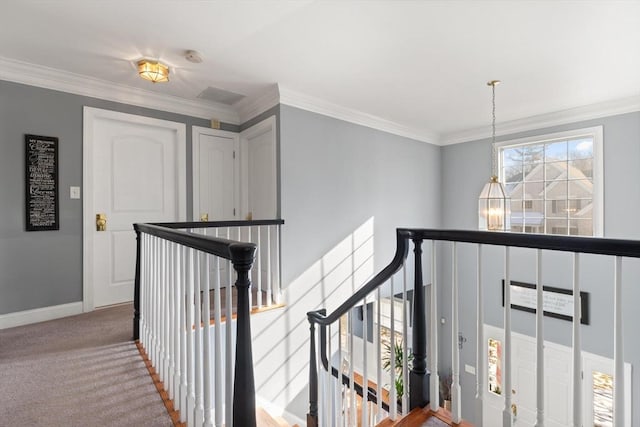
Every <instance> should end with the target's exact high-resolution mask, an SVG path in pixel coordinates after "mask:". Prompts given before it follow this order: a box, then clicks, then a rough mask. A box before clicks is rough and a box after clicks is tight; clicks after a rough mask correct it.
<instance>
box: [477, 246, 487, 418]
mask: <svg viewBox="0 0 640 427" xmlns="http://www.w3.org/2000/svg"><path fill="white" fill-rule="evenodd" d="M477 248H478V251H477V261H476V266H477V273H476V274H477V275H476V300H477V301H476V344H477V345H476V408H475V410H476V420H478V422H481V421H482V405H483V395H484V388H485V382H484V371H485V363H484V359H485V355H484V305H483V304H484V299H483V296H482V244H479V245H478V247H477Z"/></svg>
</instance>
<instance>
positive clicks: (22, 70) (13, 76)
mask: <svg viewBox="0 0 640 427" xmlns="http://www.w3.org/2000/svg"><path fill="white" fill-rule="evenodd" d="M0 80H7V81H11V82H15V83H22V84H26V85H30V86H38V87H42V88H46V89H52V90H58V91H61V92H68V93H73V94H76V95H82V96H90V97H93V98H99V99H104V100H108V101H114V102H121V103H123V104H129V105H136V106H139V107H145V108H151V109H154V110H160V111H167V112H171V113H177V114H185V115H188V116H192V117H200V118H203V119H211V118H212V117H215V118H217V119H218V120H220V121H222V122H226V123H231V124H239V117H238V114H237V113H236V112H235V111H234V110H233V109H232V108H230V107H228V106H226V105H222V104H219V105H215V104H212V103H209V102H203V101H195V100H188V99H184V98H179V97H177V96H173V95H165V94H160V93H157V92H151V91H148V90H144V89H139V88H134V87H131V86H126V85H122V84H118V83H113V82H109V81H106V80H101V79H96V78H93V77H88V76H84V75H80V74H75V73H70V72H68V71H62V70H58V69H55V68H49V67H45V66H42V65H35V64H30V63H27V62H22V61H17V60H14V59H8V58H3V57H0Z"/></svg>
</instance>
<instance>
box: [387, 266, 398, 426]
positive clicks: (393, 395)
mask: <svg viewBox="0 0 640 427" xmlns="http://www.w3.org/2000/svg"><path fill="white" fill-rule="evenodd" d="M393 285H394V282H393V276H391V281H390V284H389V286H390V291H391V307H390V317H391V319H390V320H391V336H390V340H391V354H390V355H389V356H390V362H391V366H389V368H390V373H391V381H389V418H391V419H392V420H395V419H396V418H397V417H398V404H397V403H396V402H397V401H398V393H397V391H396V319H395V317H396V313H395V305H396V298H395V289H394V286H393Z"/></svg>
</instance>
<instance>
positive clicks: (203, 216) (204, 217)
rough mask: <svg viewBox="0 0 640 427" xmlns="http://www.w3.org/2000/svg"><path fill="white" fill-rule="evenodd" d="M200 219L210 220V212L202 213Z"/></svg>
mask: <svg viewBox="0 0 640 427" xmlns="http://www.w3.org/2000/svg"><path fill="white" fill-rule="evenodd" d="M200 221H209V214H208V213H203V214H200Z"/></svg>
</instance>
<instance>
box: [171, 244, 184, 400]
mask: <svg viewBox="0 0 640 427" xmlns="http://www.w3.org/2000/svg"><path fill="white" fill-rule="evenodd" d="M179 254H180V245H178V244H175V245H174V246H173V252H172V254H171V256H172V258H173V263H174V265H175V268H174V270H173V289H172V292H173V304H174V310H175V311H174V319H173V352H174V357H175V360H174V365H175V370H174V371H173V393H174V397H173V402H174V403H175V406H176V409H177V410H178V411H180V410H181V409H182V408H181V406H180V381H181V363H182V360H181V356H182V348H181V346H180V336H181V331H182V323H181V316H180V310H181V307H182V304H183V301H184V299H183V298H181V294H180V281H181V278H180V275H181V265H180V257H179Z"/></svg>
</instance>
